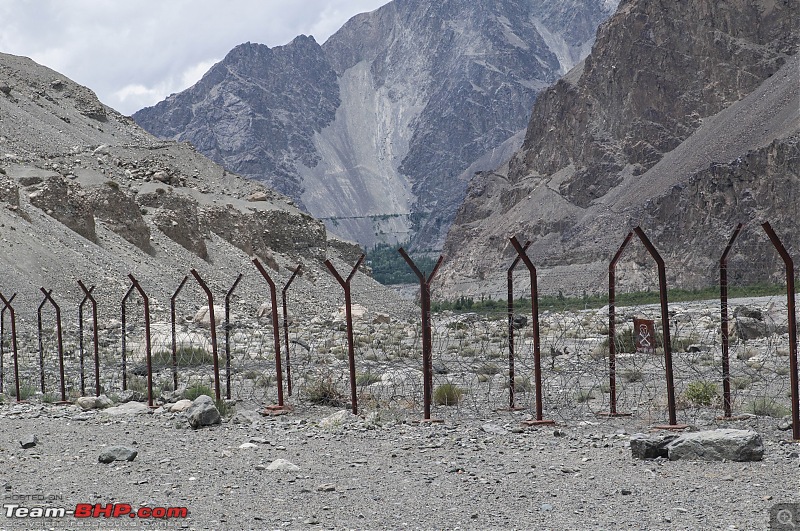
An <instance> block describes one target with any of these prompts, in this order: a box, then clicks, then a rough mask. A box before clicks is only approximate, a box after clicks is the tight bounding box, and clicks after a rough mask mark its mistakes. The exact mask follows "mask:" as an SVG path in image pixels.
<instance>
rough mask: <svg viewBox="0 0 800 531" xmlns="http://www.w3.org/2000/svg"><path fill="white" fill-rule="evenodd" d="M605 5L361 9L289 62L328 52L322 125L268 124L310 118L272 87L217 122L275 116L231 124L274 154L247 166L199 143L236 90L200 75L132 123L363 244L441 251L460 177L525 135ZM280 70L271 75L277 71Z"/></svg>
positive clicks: (516, 0)
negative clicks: (272, 188)
mask: <svg viewBox="0 0 800 531" xmlns="http://www.w3.org/2000/svg"><path fill="white" fill-rule="evenodd" d="M615 7H616V3H615V2H608V1H600V0H594V1H592V2H588V3H586V2H578V1H577V0H562V1H560V2H558V3H556V4H554V3H552V2H544V1H541V0H524V1H523V0H503V1H502V2H491V3H486V2H484V3H481V2H466V1H464V0H447V1H445V2H438V3H432V4H431V3H422V4H420V3H417V2H412V1H407V0H395V1H394V2H390V3H389V4H386V5H385V6H383V7H381V8H379V9H377V10H375V11H373V12H371V13H364V14H360V15H357V16H355V17H353V18H352V19H351V20H349V21H348V22H347V23H345V25H344V26H343V27H342V28H341V29H340V30H339V31H338V32H336V33H335V34H334V35H332V36H331V37H330V38H329V39H328V40H327V41H326V42H325V43H324V44H322V45H321V46H319V48H316V47H313V50H312V49H311V48H308V49H305V54H306V55H304V56H303V57H304V60H303V61H298V62H297V63H296V64H294V65H292V66H293V67H295V70H297V69H298V68H300V67H303V65H304V64H305V63H309V64H312V63H314V61H318V60H321V59H320V57H321V56H324V57H325V59H326V60H327V65H324V66H321V65H320V66H319V69H322V70H324V72H325V73H326V76H327V75H329V73H330V72H334V73H335V76H336V81H337V83H336V85H337V86H335V87H334V86H333V84H331V83H317V81H318V80H313V79H312V80H311V86H312V87H315V88H317V87H319V88H320V94H321V95H322V96H321V98H320V101H321V102H322V103H323V105H321V107H322V111H321V112H320V113H319V115H320V116H322V117H323V118H321V119H320V120H319V121H318V122H316V123H315V124H313V125H310V124H301V126H300V127H294V126H293V125H292V124H288V125H287V124H285V123H283V122H281V121H280V120H276V121H273V122H269V121H266V122H264V121H263V120H261V119H260V115H261V114H263V115H265V116H266V115H269V114H270V113H276V114H278V113H281V112H283V115H284V116H288V117H293V116H296V115H300V114H304V113H305V112H308V113H312V112H313V113H316V108H314V109H310V108H309V107H307V106H306V107H303V105H305V104H306V102H304V101H302V100H297V101H294V102H288V103H287V105H288V107H287V106H284V107H281V106H280V105H278V102H274V104H273V102H272V101H271V100H270V98H272V97H273V96H272V95H263V94H262V95H257V94H254V95H252V96H253V98H252V99H251V100H249V106H247V105H246V106H244V107H243V110H242V109H239V110H238V111H237V109H236V108H233V107H228V108H227V110H225V111H224V112H226V113H228V114H230V116H229V117H228V118H227V120H232V121H237V120H239V121H241V122H246V121H247V120H250V119H253V120H256V121H261V122H262V123H271V124H274V127H272V129H271V130H270V131H264V133H263V134H262V135H261V136H260V137H259V135H258V134H257V131H251V132H248V131H246V130H244V129H242V130H240V131H233V130H232V129H230V128H228V130H227V133H231V134H233V133H234V132H235V133H236V134H241V136H242V137H246V138H247V139H246V140H243V142H242V143H243V144H247V143H248V142H251V143H253V144H257V142H256V140H255V139H256V138H257V137H258V138H262V139H263V140H264V144H265V145H266V146H267V148H265V150H267V151H270V155H266V154H265V155H264V156H263V159H264V160H265V161H266V162H265V164H262V165H260V166H259V165H258V164H255V162H253V161H255V160H257V159H258V158H259V156H257V155H256V154H258V153H260V151H259V150H258V148H257V147H256V146H255V145H254V146H253V147H252V149H250V150H249V151H248V150H242V152H241V153H240V154H236V155H234V154H231V155H230V156H227V158H225V160H224V161H223V160H221V159H222V157H221V156H220V154H219V153H218V152H214V151H213V146H211V145H209V144H208V143H207V142H205V139H206V138H207V137H209V136H213V135H211V134H210V133H209V131H211V130H215V128H216V130H217V131H220V133H224V132H225V131H221V130H222V129H224V126H221V125H219V124H218V123H217V122H219V120H211V119H208V120H207V119H205V117H206V116H208V117H212V116H215V115H214V112H219V108H220V106H219V105H218V104H217V103H215V102H217V101H219V97H220V96H219V93H220V92H223V91H224V90H226V89H228V92H230V93H233V94H236V93H237V89H236V88H235V87H231V86H229V85H226V82H224V81H219V83H217V84H216V85H215V86H213V87H212V86H208V85H209V83H204V82H202V81H201V82H200V83H198V85H196V86H195V87H192V88H190V89H188V90H187V91H185V93H181V94H178V95H174V96H171V97H170V98H168V99H167V100H165V101H164V102H161V103H159V104H157V105H156V106H154V107H151V108H148V109H143V110H141V111H139V112H138V113H136V114H135V115H134V118H135V119H136V120H137V121H138V122H139V123H140V124H141V125H143V126H144V127H145V128H147V129H149V130H150V131H151V132H154V133H156V134H157V135H158V136H161V137H167V138H174V139H179V140H188V141H190V142H192V143H195V144H196V145H198V149H200V150H201V151H202V152H204V153H207V154H209V155H210V156H212V158H215V157H216V158H215V160H218V161H220V162H223V164H225V165H226V166H230V167H232V169H235V170H236V171H239V172H240V173H243V174H245V175H247V176H249V177H252V178H261V179H267V180H268V181H269V180H270V179H271V181H269V182H270V183H271V184H273V185H276V186H277V187H278V189H279V190H281V191H283V192H285V193H288V194H289V195H291V196H292V197H293V198H294V199H295V200H296V201H297V202H298V204H300V205H301V206H303V207H305V208H306V209H307V210H308V211H309V212H311V213H313V214H315V215H316V216H318V217H320V218H322V219H326V220H327V221H326V224H327V226H328V228H329V229H330V230H332V231H333V232H336V233H339V234H342V235H343V236H345V237H348V238H350V239H354V240H357V241H359V242H360V243H361V244H362V245H365V246H367V247H369V246H370V245H372V244H374V243H376V242H379V241H389V242H403V241H405V240H407V239H411V240H412V245H411V247H412V248H417V249H428V248H430V249H438V248H440V247H441V245H442V243H443V239H444V234H445V232H446V230H447V227H448V226H449V224H450V222H451V221H452V218H453V216H454V215H455V211H456V209H457V207H458V205H459V204H460V202H461V199H462V198H463V196H464V194H465V193H466V182H467V181H468V180H469V178H471V175H464V171H465V170H466V169H467V168H468V167H469V166H470V165H471V164H472V163H473V162H475V161H476V160H477V159H479V158H480V157H481V156H482V155H483V154H484V153H485V152H488V151H491V150H492V149H494V148H496V147H498V146H500V145H501V144H502V143H503V142H505V141H507V140H508V139H509V138H511V137H514V136H515V135H517V134H518V132H519V131H521V130H523V129H524V127H525V125H526V123H527V116H528V113H529V110H530V106H531V104H532V102H533V99H534V98H535V96H536V93H538V91H539V90H541V89H543V88H545V87H546V86H548V85H549V84H550V83H552V82H553V81H555V80H556V79H557V78H558V77H559V76H560V75H561V73H563V71H564V70H566V69H567V68H569V67H571V66H572V62H573V61H574V60H576V59H577V58H580V57H581V56H582V55H583V54H585V52H586V51H588V50H587V48H588V44H587V43H590V42H591V41H592V40H593V38H594V33H595V28H596V26H597V24H599V22H600V21H601V20H603V19H604V18H606V17H607V16H608V15H610V14H611V12H612V11H613V9H614V8H615ZM299 44H300V43H297V42H295V41H292V43H290V44H289V45H287V46H286V47H276V48H274V49H273V54H274V55H279V54H287V55H288V54H289V53H290V52H289V50H285V49H283V48H299V47H300V46H299ZM304 44H305V43H304ZM554 49H555V50H554ZM232 60H233V58H232V57H230V56H229V57H226V59H225V60H223V61H222V62H221V63H220V64H225V63H226V62H230V61H232ZM314 64H316V63H314ZM214 68H217V67H216V66H215V67H214ZM302 69H303V72H309V71H311V70H313V69H311V68H305V67H303V68H302ZM212 70H213V68H212ZM253 71H258V68H254V69H253ZM287 72H288V73H287ZM287 72H284V71H282V70H280V71H274V72H273V75H274V76H275V77H279V78H286V77H287V76H289V74H290V73H291V70H287ZM326 79H327V78H326ZM209 81H211V79H209ZM276 83H278V82H277V81H276ZM276 86H277V85H276ZM202 91H205V97H204V98H205V101H204V102H203V103H202V104H197V103H194V102H193V100H192V103H191V104H190V102H189V100H190V98H189V96H193V95H195V94H198V93H199V92H202ZM182 94H185V96H182ZM215 98H216V99H215ZM259 98H263V99H264V102H265V103H264V105H261V103H259V102H258V99H259ZM337 98H339V99H338V100H337ZM295 104H296V106H294V107H292V106H291V105H295ZM328 105H330V107H329V106H328ZM333 107H335V110H334V116H333V119H332V120H331V116H330V113H329V111H330V110H331V108H333ZM303 109H305V111H304V110H303ZM237 112H238V115H237ZM175 114H178V115H182V116H189V115H190V114H191V116H192V118H193V120H194V123H193V124H190V125H185V124H184V127H183V130H179V128H165V127H164V124H165V123H169V121H170V119H171V118H170V117H171V116H173V115H175ZM295 133H296V134H295ZM234 136H235V135H234ZM309 145H312V146H313V149H311V150H309V149H308V146H309ZM237 157H239V158H237ZM270 157H271V158H270ZM272 159H280V161H281V163H282V165H280V164H272V163H271V162H270V161H271V160H272ZM249 162H253V165H252V166H248V163H249Z"/></svg>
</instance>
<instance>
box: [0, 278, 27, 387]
mask: <svg viewBox="0 0 800 531" xmlns="http://www.w3.org/2000/svg"><path fill="white" fill-rule="evenodd" d="M16 296H17V294H16V293H15V294H13V295H12V296H11V297H10V298H8V299H6V298H5V296H4V295H3V294H2V293H0V300H2V301H3V310H2V314H0V319H5V311H6V310H8V315H9V319H10V320H11V349H12V352H13V355H14V390H15V391H16V392H17V402H21V401H22V399H21V398H20V392H19V357H18V355H17V353H18V350H17V318H16V315H15V313H14V307H13V306H11V303H12V302H13V301H14V298H15V297H16ZM4 338H5V336H4V335H2V334H0V341H3V339H4Z"/></svg>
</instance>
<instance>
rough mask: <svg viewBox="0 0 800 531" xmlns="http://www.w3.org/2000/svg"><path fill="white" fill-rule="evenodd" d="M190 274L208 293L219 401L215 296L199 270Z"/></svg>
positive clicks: (193, 270)
mask: <svg viewBox="0 0 800 531" xmlns="http://www.w3.org/2000/svg"><path fill="white" fill-rule="evenodd" d="M190 273H191V274H192V276H193V277H194V278H195V280H197V283H198V284H200V287H201V288H203V291H205V292H206V297H207V298H208V317H209V320H210V324H211V355H212V356H213V357H214V394H215V395H216V397H217V400H219V399H220V396H221V394H222V393H221V391H220V384H219V352H218V351H217V320H216V317H215V316H214V295H213V294H212V293H211V290H210V289H209V288H208V285H207V284H206V283H205V281H204V280H203V278H202V277H201V276H200V273H198V272H197V270H195V269H192V270H191V271H190Z"/></svg>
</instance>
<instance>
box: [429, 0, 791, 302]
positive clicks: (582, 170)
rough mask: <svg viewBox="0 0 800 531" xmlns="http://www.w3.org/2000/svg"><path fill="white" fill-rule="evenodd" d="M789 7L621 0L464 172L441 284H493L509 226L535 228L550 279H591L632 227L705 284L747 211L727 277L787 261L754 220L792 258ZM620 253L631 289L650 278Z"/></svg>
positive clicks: (579, 282) (567, 284)
mask: <svg viewBox="0 0 800 531" xmlns="http://www.w3.org/2000/svg"><path fill="white" fill-rule="evenodd" d="M797 12H798V4H797V2H796V1H795V0H786V1H780V2H775V1H772V0H757V1H753V0H736V1H733V2H712V1H708V0H690V1H688V2H668V1H656V2H650V1H644V0H628V1H625V2H623V3H622V4H621V5H620V7H619V10H618V12H617V13H616V14H615V15H614V16H613V17H612V18H611V19H610V20H609V21H608V22H607V23H605V24H604V25H602V26H601V27H600V29H599V31H598V34H597V39H596V42H595V44H594V47H593V49H592V52H591V54H590V55H589V57H587V58H586V60H585V61H584V62H582V63H581V64H579V65H577V66H576V67H575V68H574V69H573V70H572V71H571V72H569V73H568V74H567V75H566V76H565V77H564V78H563V79H561V80H559V81H558V82H557V83H556V84H555V85H553V86H552V87H550V88H549V89H548V90H547V91H545V92H543V93H542V95H541V96H540V97H539V99H538V100H537V102H536V105H535V107H534V109H533V113H532V117H531V120H530V124H529V126H528V130H527V134H526V137H525V141H524V145H523V147H522V149H521V150H519V151H518V152H517V153H516V154H515V155H514V157H513V158H512V159H511V161H510V162H509V163H508V164H505V165H503V166H500V167H499V168H498V169H496V170H495V171H490V172H484V173H482V174H481V175H480V176H479V177H476V178H475V179H474V180H473V182H472V185H471V187H470V190H469V193H468V196H467V199H466V201H465V203H464V204H463V206H462V207H461V209H460V210H459V212H458V216H457V218H456V221H455V223H454V225H453V227H452V228H451V230H450V233H449V234H448V239H447V244H446V246H445V253H446V254H447V255H448V257H449V259H450V260H449V262H448V264H447V266H446V268H445V269H444V270H443V274H442V276H443V282H444V283H445V286H446V288H445V289H446V290H447V292H448V293H451V294H455V293H460V292H468V293H473V294H481V293H487V294H490V293H493V294H499V293H504V290H505V287H504V275H502V273H501V271H504V268H505V267H507V264H508V263H509V262H510V260H511V258H512V256H513V255H514V250H513V248H511V246H510V245H509V244H508V237H509V236H510V235H512V234H517V235H519V236H520V237H522V238H523V239H527V238H530V239H532V240H534V243H533V245H532V248H531V251H530V255H531V256H532V257H534V261H535V262H536V263H537V264H540V265H541V266H542V267H543V268H544V269H545V270H546V272H545V273H542V274H540V275H539V278H540V279H541V281H542V282H543V284H544V286H545V288H547V289H550V290H553V291H554V290H557V289H562V290H564V291H565V292H567V291H570V292H577V293H580V292H581V290H584V289H585V290H588V291H594V290H597V289H602V288H603V286H605V285H606V282H607V281H606V280H605V279H606V278H607V273H606V271H607V267H608V262H609V260H610V258H611V257H612V256H613V255H614V253H615V252H616V250H617V248H618V247H619V245H620V244H621V243H622V240H623V238H624V236H625V234H626V233H627V232H628V230H629V229H630V228H631V227H633V226H635V225H637V224H640V225H641V226H642V227H643V229H644V230H645V232H646V233H648V234H649V236H650V238H651V240H652V241H653V243H654V244H655V245H656V246H657V247H658V248H659V249H660V250H661V253H662V255H663V256H664V258H665V259H666V260H667V263H668V267H667V269H668V275H669V276H670V280H671V282H672V283H673V284H674V283H676V282H677V283H678V284H682V285H684V286H687V287H688V286H695V285H709V284H713V283H714V282H716V278H717V273H716V270H717V261H718V260H719V257H720V256H721V254H722V251H723V249H724V247H725V245H726V244H727V241H728V238H729V237H730V235H731V233H732V232H733V229H734V227H735V225H736V223H738V222H752V223H751V224H750V226H749V227H748V229H747V230H746V231H745V232H744V233H743V235H742V236H741V237H740V239H739V241H738V243H737V247H736V252H735V256H734V257H733V260H732V274H734V273H733V271H736V273H735V275H736V276H737V280H744V279H745V278H748V277H749V278H750V279H751V280H753V279H763V278H764V276H765V275H766V274H767V273H768V272H770V273H771V272H775V273H780V272H782V270H783V266H782V262H780V265H778V263H779V262H777V261H776V259H777V255H776V253H775V252H774V251H773V250H772V248H771V244H770V243H769V241H768V240H767V239H766V237H765V235H764V234H763V232H762V231H761V229H760V227H759V226H758V223H756V221H759V220H764V219H766V220H769V221H770V222H771V224H772V225H773V227H774V228H775V229H776V231H777V232H778V234H779V236H781V238H782V239H783V240H784V243H785V244H786V245H787V246H788V247H790V248H791V249H790V251H793V253H794V256H797V252H798V251H800V239H799V238H798V234H800V215H798V214H800V210H799V207H798V205H800V177H799V176H798V173H800V172H799V171H798V167H799V161H800V147H799V146H798V142H799V141H800V133H799V132H798V130H799V129H800V99H799V97H798V86H799V85H800V84H798V82H797V80H798V78H800V75H799V74H798V58H797V55H795V52H796V51H797V45H798V28H797V25H796V19H797V18H796V14H797ZM639 247H641V246H639ZM631 252H632V255H631V256H633V257H634V260H633V263H630V262H631V261H628V262H626V263H625V264H620V268H621V269H622V270H623V271H627V273H628V277H627V279H626V280H625V282H626V286H628V287H632V288H644V287H650V288H651V289H655V288H656V287H657V284H655V283H654V281H653V279H652V276H653V275H652V273H653V272H654V270H655V269H654V267H653V266H652V264H651V262H650V260H649V258H646V255H644V254H641V252H639V253H638V254H637V253H636V252H635V250H634V251H631ZM648 271H649V272H650V273H649V276H648V274H647V272H648ZM648 278H649V280H648ZM776 278H780V276H777V277H776ZM501 283H503V284H501Z"/></svg>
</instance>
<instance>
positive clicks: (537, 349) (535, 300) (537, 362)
mask: <svg viewBox="0 0 800 531" xmlns="http://www.w3.org/2000/svg"><path fill="white" fill-rule="evenodd" d="M510 241H511V245H513V246H514V249H515V250H516V251H517V254H518V255H519V257H520V258H522V262H523V263H524V264H525V266H526V267H527V268H528V272H529V273H530V277H531V317H532V318H533V322H532V323H531V326H532V327H533V373H534V378H535V379H536V420H535V421H533V422H529V424H554V422H553V421H552V420H547V419H544V418H543V416H542V356H541V345H540V343H539V286H538V280H537V278H536V266H534V265H533V262H531V259H530V258H529V257H528V254H527V253H526V252H525V250H524V249H523V248H522V245H520V243H519V241H518V240H517V237H516V236H512V237H511V238H510Z"/></svg>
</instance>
